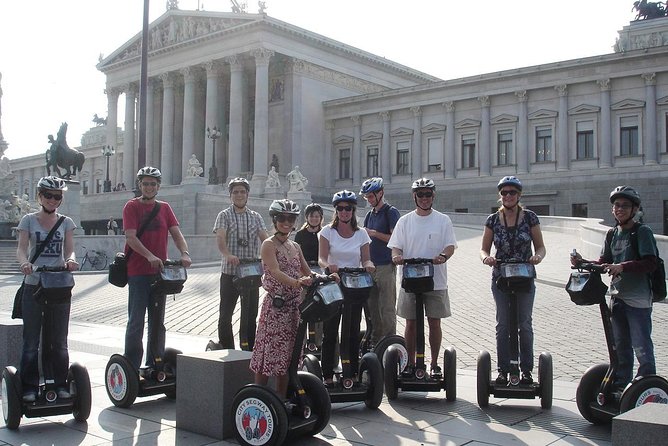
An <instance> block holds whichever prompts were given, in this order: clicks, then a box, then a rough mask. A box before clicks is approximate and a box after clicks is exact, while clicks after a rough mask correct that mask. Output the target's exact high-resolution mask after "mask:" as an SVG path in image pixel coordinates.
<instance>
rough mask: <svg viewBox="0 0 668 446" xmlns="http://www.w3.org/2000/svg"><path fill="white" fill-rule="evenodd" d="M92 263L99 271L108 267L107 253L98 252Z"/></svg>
mask: <svg viewBox="0 0 668 446" xmlns="http://www.w3.org/2000/svg"><path fill="white" fill-rule="evenodd" d="M90 264H91V266H92V267H93V268H94V269H96V270H97V271H102V270H103V269H105V268H106V267H107V255H106V254H104V253H98V254H97V255H96V256H95V257H93V258H92V259H91V262H90Z"/></svg>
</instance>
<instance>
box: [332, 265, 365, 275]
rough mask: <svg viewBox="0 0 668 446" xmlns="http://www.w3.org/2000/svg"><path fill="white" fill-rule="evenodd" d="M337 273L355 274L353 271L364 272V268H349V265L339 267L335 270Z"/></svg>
mask: <svg viewBox="0 0 668 446" xmlns="http://www.w3.org/2000/svg"><path fill="white" fill-rule="evenodd" d="M337 272H339V273H349V274H355V273H365V272H366V269H365V268H351V267H348V266H347V267H345V268H339V270H338V271H337Z"/></svg>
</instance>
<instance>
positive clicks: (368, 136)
mask: <svg viewBox="0 0 668 446" xmlns="http://www.w3.org/2000/svg"><path fill="white" fill-rule="evenodd" d="M378 139H383V134H382V133H379V132H369V133H365V134H364V135H362V141H375V140H378Z"/></svg>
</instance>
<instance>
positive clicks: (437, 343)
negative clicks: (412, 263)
mask: <svg viewBox="0 0 668 446" xmlns="http://www.w3.org/2000/svg"><path fill="white" fill-rule="evenodd" d="M411 189H412V192H413V200H414V201H415V205H416V207H415V210H414V211H412V212H409V213H408V214H406V215H404V216H403V217H401V218H400V219H399V221H398V222H397V225H396V226H395V227H394V231H393V232H392V236H391V237H390V240H389V242H388V243H387V246H388V247H389V248H391V249H392V262H394V264H395V265H397V266H398V269H397V278H398V280H400V278H401V277H402V273H403V271H402V269H403V267H402V265H403V261H404V259H415V258H425V259H432V261H433V263H434V290H433V291H430V292H427V293H424V294H423V295H422V296H423V301H424V307H425V315H426V316H427V321H428V324H429V346H430V351H431V368H430V376H431V377H432V378H433V379H442V378H443V372H442V369H441V367H440V366H439V365H438V355H439V351H440V349H441V339H442V337H443V332H442V330H441V319H443V318H446V317H449V316H450V315H451V314H452V313H451V311H450V298H449V297H448V277H447V266H446V263H445V262H447V261H448V259H449V258H450V257H452V255H453V254H454V252H455V248H456V247H457V240H456V239H455V231H454V227H453V226H452V221H451V220H450V217H448V216H447V215H445V214H443V213H441V212H438V211H436V210H434V209H433V208H432V206H433V204H434V198H435V196H436V185H435V184H434V182H433V181H432V180H430V179H428V178H420V179H418V180H415V181H414V182H413V185H412V188H411ZM415 314H416V312H415V294H412V293H407V292H406V291H405V290H404V289H403V288H401V289H400V291H399V298H398V300H397V315H399V316H400V317H403V318H404V319H406V330H405V332H404V338H405V340H406V350H407V351H408V365H407V366H406V369H404V371H403V373H402V375H404V376H407V377H410V376H412V375H413V373H414V368H415V350H416V345H415V344H416V336H417V333H416V328H417V321H416V315H415Z"/></svg>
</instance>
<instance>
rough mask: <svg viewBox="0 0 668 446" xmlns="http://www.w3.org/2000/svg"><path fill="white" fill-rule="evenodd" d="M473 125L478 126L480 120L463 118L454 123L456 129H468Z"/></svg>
mask: <svg viewBox="0 0 668 446" xmlns="http://www.w3.org/2000/svg"><path fill="white" fill-rule="evenodd" d="M473 127H480V121H478V120H476V119H463V120H461V121H459V122H458V123H457V124H455V128H456V129H470V128H473Z"/></svg>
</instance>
